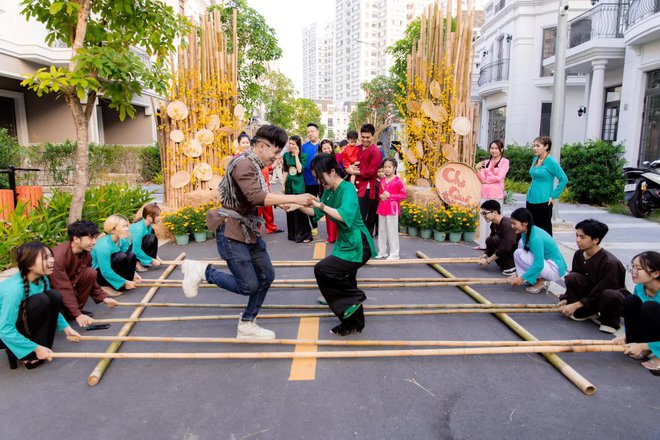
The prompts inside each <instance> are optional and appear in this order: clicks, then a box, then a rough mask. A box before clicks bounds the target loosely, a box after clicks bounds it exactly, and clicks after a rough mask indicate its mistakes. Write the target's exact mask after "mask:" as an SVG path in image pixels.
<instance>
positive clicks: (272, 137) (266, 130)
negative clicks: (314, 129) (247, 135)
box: [255, 125, 289, 150]
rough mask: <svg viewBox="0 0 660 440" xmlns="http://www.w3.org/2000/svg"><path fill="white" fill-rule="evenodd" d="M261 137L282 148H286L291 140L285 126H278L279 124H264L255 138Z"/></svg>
mask: <svg viewBox="0 0 660 440" xmlns="http://www.w3.org/2000/svg"><path fill="white" fill-rule="evenodd" d="M259 138H262V139H265V140H267V141H268V142H270V143H271V144H273V145H274V146H275V147H277V148H279V149H280V150H281V149H282V148H284V146H285V145H286V143H287V142H288V141H289V135H288V134H286V131H285V130H284V129H283V128H281V127H278V126H277V125H262V126H261V127H259V130H257V134H256V135H255V139H259Z"/></svg>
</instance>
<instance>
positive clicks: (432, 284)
mask: <svg viewBox="0 0 660 440" xmlns="http://www.w3.org/2000/svg"><path fill="white" fill-rule="evenodd" d="M466 284H480V285H503V284H508V283H507V281H506V280H504V279H499V280H498V279H494V280H491V281H488V282H486V281H482V282H470V281H467V280H459V281H446V282H445V281H436V282H428V283H412V282H410V283H366V284H365V283H360V284H358V287H359V288H361V289H389V288H393V287H442V286H463V285H466ZM137 287H169V288H176V287H181V283H139V284H137ZM198 287H201V288H205V289H209V288H210V289H213V288H216V287H218V286H216V285H215V284H208V283H203V284H200V285H199V286H198ZM270 288H271V289H317V288H318V284H316V283H310V284H298V283H274V284H271V286H270Z"/></svg>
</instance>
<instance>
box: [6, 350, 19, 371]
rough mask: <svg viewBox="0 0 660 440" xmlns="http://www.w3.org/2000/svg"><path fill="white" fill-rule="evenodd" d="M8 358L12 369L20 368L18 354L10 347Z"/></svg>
mask: <svg viewBox="0 0 660 440" xmlns="http://www.w3.org/2000/svg"><path fill="white" fill-rule="evenodd" d="M6 351H7V360H8V361H9V368H11V369H12V370H15V369H17V368H18V359H17V358H16V356H14V353H12V352H11V351H10V350H9V349H8V348H7V350H6Z"/></svg>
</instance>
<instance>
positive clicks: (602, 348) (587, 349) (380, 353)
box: [52, 345, 624, 359]
mask: <svg viewBox="0 0 660 440" xmlns="http://www.w3.org/2000/svg"><path fill="white" fill-rule="evenodd" d="M623 350H624V347H623V346H621V345H577V346H570V345H568V346H561V345H541V346H529V347H474V348H472V347H467V348H436V349H421V350H415V349H409V350H351V351H313V352H256V353H67V352H59V353H53V354H52V356H53V358H59V359H99V358H101V359H105V358H108V357H109V358H112V359H339V358H383V357H418V356H470V355H482V354H525V353H541V354H543V355H546V354H549V353H601V352H623Z"/></svg>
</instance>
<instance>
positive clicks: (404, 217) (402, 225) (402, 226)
mask: <svg viewBox="0 0 660 440" xmlns="http://www.w3.org/2000/svg"><path fill="white" fill-rule="evenodd" d="M411 220H412V216H411V214H410V203H408V202H406V201H403V202H401V214H400V215H399V232H401V233H403V234H406V233H407V232H408V225H409V224H410V221H411Z"/></svg>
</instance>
